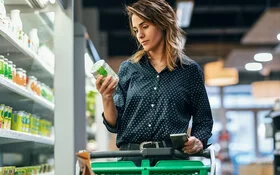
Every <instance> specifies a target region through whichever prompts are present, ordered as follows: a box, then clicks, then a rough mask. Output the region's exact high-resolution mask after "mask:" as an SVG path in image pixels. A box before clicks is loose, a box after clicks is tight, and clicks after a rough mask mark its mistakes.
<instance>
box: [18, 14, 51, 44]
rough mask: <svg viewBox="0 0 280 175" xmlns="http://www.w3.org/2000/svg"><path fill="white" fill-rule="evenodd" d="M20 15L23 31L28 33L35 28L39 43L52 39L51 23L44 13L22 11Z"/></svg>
mask: <svg viewBox="0 0 280 175" xmlns="http://www.w3.org/2000/svg"><path fill="white" fill-rule="evenodd" d="M20 16H21V20H22V23H23V31H24V32H26V33H28V32H29V31H30V30H31V29H32V28H37V29H38V36H39V39H40V43H46V42H48V41H51V40H52V39H53V34H54V31H53V23H52V21H51V20H50V19H49V18H48V16H47V15H46V13H22V14H21V15H20Z"/></svg>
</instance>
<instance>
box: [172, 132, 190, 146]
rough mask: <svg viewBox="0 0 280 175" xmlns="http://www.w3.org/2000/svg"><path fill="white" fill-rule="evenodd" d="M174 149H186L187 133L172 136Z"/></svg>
mask: <svg viewBox="0 0 280 175" xmlns="http://www.w3.org/2000/svg"><path fill="white" fill-rule="evenodd" d="M170 139H171V142H172V147H173V148H175V149H181V148H183V147H184V143H185V141H186V140H187V139H188V135H187V133H179V134H170Z"/></svg>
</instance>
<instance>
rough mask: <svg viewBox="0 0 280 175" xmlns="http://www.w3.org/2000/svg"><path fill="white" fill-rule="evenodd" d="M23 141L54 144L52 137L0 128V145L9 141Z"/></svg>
mask: <svg viewBox="0 0 280 175" xmlns="http://www.w3.org/2000/svg"><path fill="white" fill-rule="evenodd" d="M23 141H27V142H36V143H42V144H47V145H54V139H52V138H49V137H45V136H39V135H35V134H30V133H24V132H19V131H14V130H8V129H0V145H4V144H9V143H21V142H23Z"/></svg>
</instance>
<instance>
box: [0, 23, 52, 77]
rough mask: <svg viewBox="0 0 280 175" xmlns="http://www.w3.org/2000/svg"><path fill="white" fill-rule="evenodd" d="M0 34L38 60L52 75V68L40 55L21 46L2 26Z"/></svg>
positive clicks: (21, 50)
mask: <svg viewBox="0 0 280 175" xmlns="http://www.w3.org/2000/svg"><path fill="white" fill-rule="evenodd" d="M0 35H1V36H3V37H4V38H5V39H6V40H8V41H9V42H11V43H12V45H13V46H14V47H16V48H17V49H18V50H20V52H21V53H23V54H25V55H27V56H29V57H31V58H33V59H34V61H36V62H38V63H39V64H40V65H41V66H42V67H43V68H44V69H45V70H46V71H47V72H49V73H50V74H51V75H52V77H53V76H54V70H51V69H50V68H48V66H47V65H46V64H45V63H44V62H43V61H42V60H41V59H40V57H39V56H38V55H37V54H36V53H35V52H34V51H32V50H31V49H30V48H28V47H26V46H23V45H22V44H21V42H20V41H19V40H18V39H16V38H14V37H12V36H11V34H10V32H9V31H7V29H6V28H5V27H3V26H0Z"/></svg>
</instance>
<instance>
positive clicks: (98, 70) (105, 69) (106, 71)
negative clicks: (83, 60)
mask: <svg viewBox="0 0 280 175" xmlns="http://www.w3.org/2000/svg"><path fill="white" fill-rule="evenodd" d="M91 73H92V74H93V76H94V78H95V79H97V77H98V76H100V75H102V76H103V77H107V76H108V75H111V76H112V77H113V78H114V79H119V77H118V75H117V74H116V73H115V72H114V70H113V69H112V68H111V67H110V66H109V65H108V64H107V63H106V62H105V61H104V60H99V61H97V62H96V63H94V65H93V66H92V71H91Z"/></svg>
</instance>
